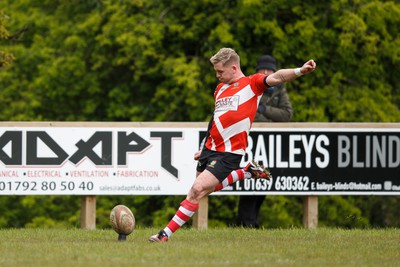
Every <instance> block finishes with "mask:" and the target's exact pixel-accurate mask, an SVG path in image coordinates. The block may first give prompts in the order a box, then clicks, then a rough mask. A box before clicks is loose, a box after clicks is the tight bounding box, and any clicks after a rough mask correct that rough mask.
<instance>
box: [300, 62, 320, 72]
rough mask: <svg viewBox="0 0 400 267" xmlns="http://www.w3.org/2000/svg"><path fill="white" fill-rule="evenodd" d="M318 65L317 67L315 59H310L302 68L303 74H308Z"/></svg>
mask: <svg viewBox="0 0 400 267" xmlns="http://www.w3.org/2000/svg"><path fill="white" fill-rule="evenodd" d="M316 67H317V63H315V61H314V60H313V59H310V60H309V61H307V62H306V63H304V65H303V66H302V67H301V68H300V71H301V73H302V74H308V73H311V72H313V71H314V70H315V68H316Z"/></svg>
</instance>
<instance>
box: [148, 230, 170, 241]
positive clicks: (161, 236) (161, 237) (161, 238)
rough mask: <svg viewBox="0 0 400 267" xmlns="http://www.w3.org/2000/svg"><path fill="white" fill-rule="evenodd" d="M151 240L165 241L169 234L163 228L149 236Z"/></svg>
mask: <svg viewBox="0 0 400 267" xmlns="http://www.w3.org/2000/svg"><path fill="white" fill-rule="evenodd" d="M149 241H150V242H158V243H165V242H167V241H168V236H167V234H166V233H165V231H164V230H161V231H160V232H159V233H158V234H156V235H152V236H150V238H149Z"/></svg>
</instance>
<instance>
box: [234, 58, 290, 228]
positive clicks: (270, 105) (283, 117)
mask: <svg viewBox="0 0 400 267" xmlns="http://www.w3.org/2000/svg"><path fill="white" fill-rule="evenodd" d="M276 69H277V67H276V60H275V58H274V57H273V56H271V55H263V56H262V57H260V58H259V59H258V60H257V66H256V72H257V73H263V74H271V73H274V72H275V71H276ZM292 116H293V108H292V104H291V103H290V100H289V96H288V93H287V91H286V89H285V85H284V84H280V85H278V86H273V87H270V88H268V89H267V90H266V91H264V94H263V96H262V97H261V100H260V104H259V106H258V110H257V114H256V116H255V118H254V122H288V121H290V119H291V118H292ZM264 199H265V195H254V196H251V195H241V196H240V199H239V206H238V224H239V225H240V226H244V227H252V228H259V222H258V215H259V213H260V208H261V205H262V203H263V201H264Z"/></svg>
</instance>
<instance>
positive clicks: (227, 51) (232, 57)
mask: <svg viewBox="0 0 400 267" xmlns="http://www.w3.org/2000/svg"><path fill="white" fill-rule="evenodd" d="M210 61H211V63H212V64H213V65H215V64H217V63H222V66H226V64H229V63H236V64H238V65H240V57H239V55H238V54H237V53H236V52H235V50H233V49H232V48H226V47H224V48H221V49H220V50H219V51H218V52H217V53H216V54H215V55H213V56H212V57H211V58H210Z"/></svg>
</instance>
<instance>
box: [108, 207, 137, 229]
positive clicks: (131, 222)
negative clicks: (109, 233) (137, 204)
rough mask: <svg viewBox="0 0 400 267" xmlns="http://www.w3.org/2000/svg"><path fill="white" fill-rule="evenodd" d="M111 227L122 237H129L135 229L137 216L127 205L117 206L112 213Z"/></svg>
mask: <svg viewBox="0 0 400 267" xmlns="http://www.w3.org/2000/svg"><path fill="white" fill-rule="evenodd" d="M110 222H111V226H112V228H113V229H114V231H115V232H117V233H118V234H120V235H121V234H122V235H129V234H131V233H132V232H133V230H134V229H135V223H136V222H135V216H133V213H132V211H131V210H130V209H129V208H128V207H127V206H125V205H117V206H115V207H114V208H113V209H112V210H111V213H110Z"/></svg>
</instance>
